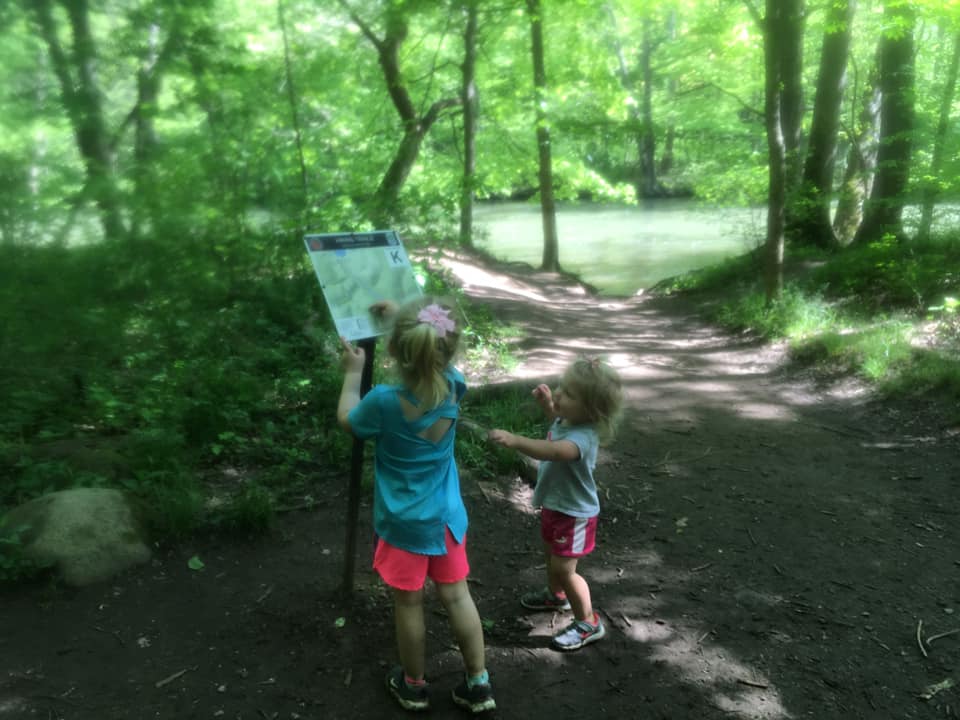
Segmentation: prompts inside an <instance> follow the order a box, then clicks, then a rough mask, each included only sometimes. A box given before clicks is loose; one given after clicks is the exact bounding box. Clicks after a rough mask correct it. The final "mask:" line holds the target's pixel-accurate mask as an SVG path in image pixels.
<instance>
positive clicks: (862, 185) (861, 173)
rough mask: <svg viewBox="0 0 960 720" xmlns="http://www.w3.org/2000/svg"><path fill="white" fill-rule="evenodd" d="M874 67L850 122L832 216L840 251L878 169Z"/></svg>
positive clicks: (852, 230)
mask: <svg viewBox="0 0 960 720" xmlns="http://www.w3.org/2000/svg"><path fill="white" fill-rule="evenodd" d="M877 75H878V73H877V65H876V63H871V69H870V72H869V76H868V77H867V81H866V83H865V86H866V87H865V89H864V90H863V92H862V93H861V107H860V113H859V120H858V121H851V122H850V127H849V129H848V131H847V134H848V136H849V143H850V148H849V150H848V151H847V159H846V167H845V168H844V171H843V180H842V181H841V182H840V188H839V192H838V194H837V211H836V213H835V214H834V216H833V234H834V237H835V238H836V240H837V244H838V245H839V246H841V247H843V246H845V245H849V244H850V243H851V242H852V241H853V237H854V235H856V233H857V228H859V227H860V223H861V222H862V220H863V204H864V202H865V200H866V198H867V197H869V195H870V191H871V189H872V188H873V173H874V171H875V170H876V167H877V145H878V139H879V136H880V83H879V78H878V76H877Z"/></svg>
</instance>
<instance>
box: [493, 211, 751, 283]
mask: <svg viewBox="0 0 960 720" xmlns="http://www.w3.org/2000/svg"><path fill="white" fill-rule="evenodd" d="M764 221H765V218H764V217H763V212H762V211H761V210H748V209H735V210H731V209H709V208H703V207H701V206H698V205H697V204H695V203H693V202H690V201H678V200H665V201H655V202H652V203H649V204H646V205H644V206H637V207H634V206H629V207H623V206H609V205H593V204H582V203H578V204H576V205H567V206H562V207H558V210H557V232H558V235H559V242H560V265H561V266H562V267H563V269H564V270H569V271H571V272H575V273H577V274H578V275H580V277H582V278H583V279H584V280H585V281H586V282H588V283H590V284H591V285H594V286H595V287H597V288H598V289H599V290H600V291H601V292H603V293H604V294H607V295H632V294H634V293H636V292H637V291H638V290H640V289H642V288H647V287H650V286H652V285H654V284H655V283H657V282H658V281H660V280H663V279H664V278H668V277H671V276H674V275H679V274H681V273H684V272H687V271H688V270H695V269H698V268H702V267H705V266H707V265H712V264H714V263H716V262H719V261H721V260H724V259H725V258H728V257H732V256H735V255H740V254H743V253H744V252H747V251H748V250H750V249H752V248H753V247H756V245H757V243H758V238H760V237H761V236H762V234H763V222H764ZM541 222H542V221H541V216H540V206H539V205H537V204H528V203H498V204H490V205H482V206H479V207H478V208H477V210H476V224H477V227H478V228H479V229H480V230H481V231H482V232H481V233H480V235H481V237H480V238H479V239H478V242H477V245H478V246H479V247H480V248H482V249H484V250H486V251H488V252H490V253H491V254H493V255H494V256H496V257H498V258H501V259H503V260H511V261H522V262H527V263H529V264H530V265H533V266H534V267H539V265H540V263H541V260H542V258H543V228H542V224H541Z"/></svg>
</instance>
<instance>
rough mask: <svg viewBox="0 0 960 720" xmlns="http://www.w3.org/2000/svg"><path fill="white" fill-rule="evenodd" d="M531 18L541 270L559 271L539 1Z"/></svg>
mask: <svg viewBox="0 0 960 720" xmlns="http://www.w3.org/2000/svg"><path fill="white" fill-rule="evenodd" d="M527 12H528V13H529V15H530V41H531V42H530V47H531V51H532V53H533V89H534V94H535V101H536V118H537V150H538V156H539V163H540V171H539V178H540V210H541V214H542V217H543V262H542V265H541V267H542V269H543V270H546V271H548V272H557V271H558V270H560V257H559V245H560V243H559V241H558V239H557V208H556V203H555V202H554V199H553V165H552V160H551V156H550V155H551V154H550V126H549V124H548V120H547V109H546V105H547V71H546V67H545V65H544V61H543V15H542V10H541V7H540V0H527Z"/></svg>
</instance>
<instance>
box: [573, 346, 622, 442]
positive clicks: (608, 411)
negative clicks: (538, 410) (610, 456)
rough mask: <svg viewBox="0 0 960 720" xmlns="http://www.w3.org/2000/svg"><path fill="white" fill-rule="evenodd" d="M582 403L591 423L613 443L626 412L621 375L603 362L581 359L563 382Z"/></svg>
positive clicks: (574, 363)
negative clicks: (612, 440)
mask: <svg viewBox="0 0 960 720" xmlns="http://www.w3.org/2000/svg"><path fill="white" fill-rule="evenodd" d="M560 383H561V385H562V386H563V387H565V388H567V389H568V390H570V392H571V393H573V394H574V395H575V396H576V397H577V399H578V400H579V401H580V402H581V403H582V405H583V409H584V410H585V411H586V412H587V416H588V417H589V419H590V422H591V423H592V424H593V425H595V426H596V428H597V433H598V434H599V435H600V438H601V439H602V440H604V441H608V440H611V439H613V436H614V434H615V433H616V426H617V423H618V422H619V420H620V414H621V412H622V410H623V387H622V385H621V383H620V375H619V374H618V373H617V371H616V370H614V369H613V368H612V367H610V366H609V365H608V364H606V363H605V362H603V361H602V360H601V359H600V358H579V359H577V360H575V361H574V362H573V364H572V365H570V367H568V368H567V369H566V371H565V372H564V373H563V378H562V379H561V380H560Z"/></svg>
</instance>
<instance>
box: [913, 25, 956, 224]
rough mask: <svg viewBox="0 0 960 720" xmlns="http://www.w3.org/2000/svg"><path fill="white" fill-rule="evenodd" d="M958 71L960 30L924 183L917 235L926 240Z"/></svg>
mask: <svg viewBox="0 0 960 720" xmlns="http://www.w3.org/2000/svg"><path fill="white" fill-rule="evenodd" d="M958 71H960V32H958V33H957V35H956V37H955V38H954V42H953V56H952V57H951V58H950V68H949V69H948V70H947V79H946V80H945V81H944V85H943V94H942V95H941V96H940V118H939V120H938V121H937V133H936V135H935V136H934V139H933V157H932V158H931V160H930V179H929V180H928V181H927V182H926V183H925V184H924V188H923V200H922V202H921V207H922V210H921V213H920V227H919V229H918V231H917V237H918V238H921V239H924V240H925V239H927V238H928V237H930V227H931V225H933V206H934V204H935V203H936V201H937V195H938V194H939V186H940V182H941V181H940V173H941V172H942V171H943V153H944V148H945V147H946V143H947V132H948V131H949V130H950V109H951V108H952V107H953V96H954V93H955V92H956V90H957V74H958Z"/></svg>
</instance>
